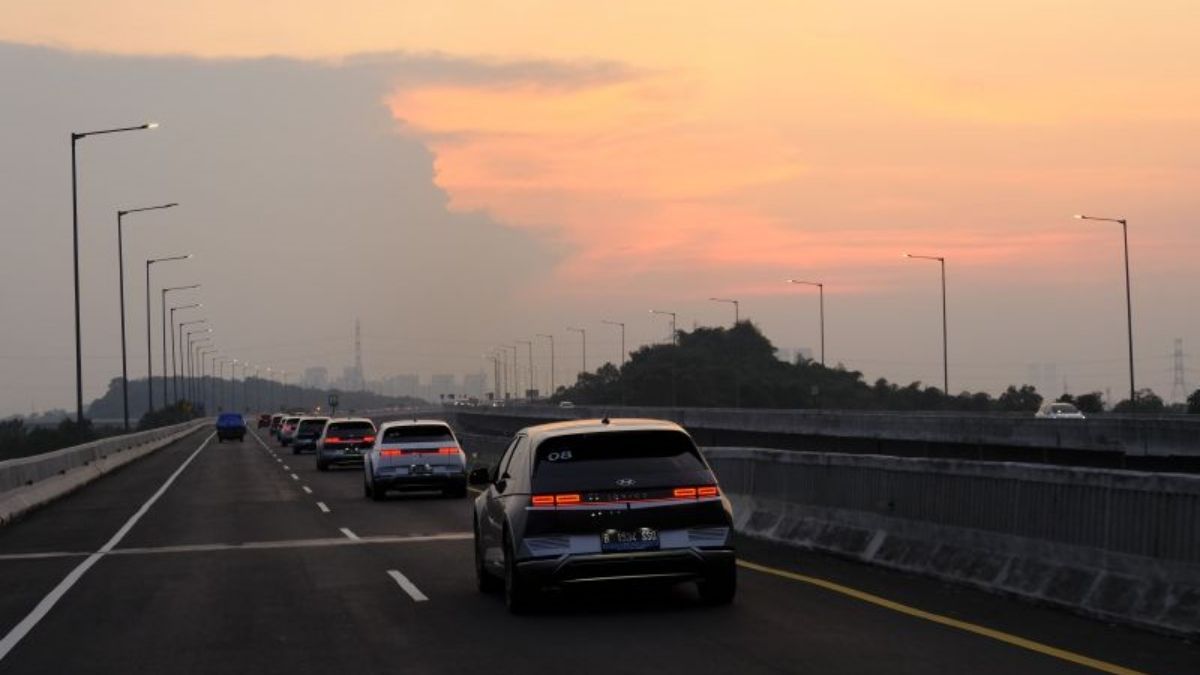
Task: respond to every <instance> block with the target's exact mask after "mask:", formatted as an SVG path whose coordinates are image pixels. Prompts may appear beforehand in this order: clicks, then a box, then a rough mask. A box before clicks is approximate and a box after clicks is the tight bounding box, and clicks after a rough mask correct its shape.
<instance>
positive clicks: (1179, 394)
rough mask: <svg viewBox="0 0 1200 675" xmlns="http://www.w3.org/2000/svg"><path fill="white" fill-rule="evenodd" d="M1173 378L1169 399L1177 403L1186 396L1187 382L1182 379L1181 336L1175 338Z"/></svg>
mask: <svg viewBox="0 0 1200 675" xmlns="http://www.w3.org/2000/svg"><path fill="white" fill-rule="evenodd" d="M1174 370H1175V379H1174V381H1173V382H1172V383H1171V401H1172V402H1175V403H1179V402H1181V401H1183V400H1185V399H1186V398H1187V395H1188V391H1187V383H1186V382H1185V381H1184V377H1183V375H1184V369H1183V338H1175V368H1174Z"/></svg>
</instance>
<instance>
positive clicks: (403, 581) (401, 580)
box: [387, 570, 429, 602]
mask: <svg viewBox="0 0 1200 675" xmlns="http://www.w3.org/2000/svg"><path fill="white" fill-rule="evenodd" d="M387 573H388V576H389V577H391V578H393V579H395V580H396V583H398V584H400V588H402V589H404V592H405V593H408V597H410V598H412V599H413V602H428V601H429V597H428V596H426V595H425V594H424V593H422V592H421V589H419V588H417V585H416V584H414V583H413V582H411V581H409V580H408V577H406V576H404V575H403V574H401V573H400V570H388V572H387Z"/></svg>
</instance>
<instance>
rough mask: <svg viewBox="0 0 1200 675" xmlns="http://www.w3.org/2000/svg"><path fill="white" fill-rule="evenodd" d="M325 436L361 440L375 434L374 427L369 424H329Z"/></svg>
mask: <svg viewBox="0 0 1200 675" xmlns="http://www.w3.org/2000/svg"><path fill="white" fill-rule="evenodd" d="M325 433H326V434H328V435H330V436H332V435H334V434H337V435H338V436H353V437H355V438H361V437H363V436H370V435H371V434H373V433H375V427H374V426H372V425H371V423H370V422H330V423H329V429H327V430H326V431H325Z"/></svg>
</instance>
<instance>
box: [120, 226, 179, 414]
mask: <svg viewBox="0 0 1200 675" xmlns="http://www.w3.org/2000/svg"><path fill="white" fill-rule="evenodd" d="M172 206H176V204H174V203H171V204H162V205H159V206H147V207H143V208H140V209H127V210H124V211H117V287H118V291H119V294H120V299H121V400H122V404H123V406H124V409H125V431H126V432H128V431H129V362H128V356H127V354H128V352H127V347H126V342H125V235H124V228H123V219H124V218H125V216H126V215H128V214H130V213H138V212H141V211H153V210H156V209H169V208H171V207H172ZM146 277H147V280H148V279H149V277H150V265H149V263H147V265H146ZM149 316H150V284H149V281H147V283H146V349H147V355H146V359H147V364H149V359H150V356H149V348H150V318H149ZM149 383H150V374H149V370H147V372H146V384H147V385H149ZM153 409H154V395H153V393H152V394H151V395H150V407H149V408H148V409H147V412H149V411H150V410H153Z"/></svg>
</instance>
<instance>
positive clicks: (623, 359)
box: [600, 319, 628, 367]
mask: <svg viewBox="0 0 1200 675" xmlns="http://www.w3.org/2000/svg"><path fill="white" fill-rule="evenodd" d="M600 323H604V324H608V325H610V326H620V327H621V363H620V364H618V367H620V366H623V365H625V359H626V355H627V354H628V352H626V351H625V324H624V323H623V322H621V321H609V320H608V319H601V320H600Z"/></svg>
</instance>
